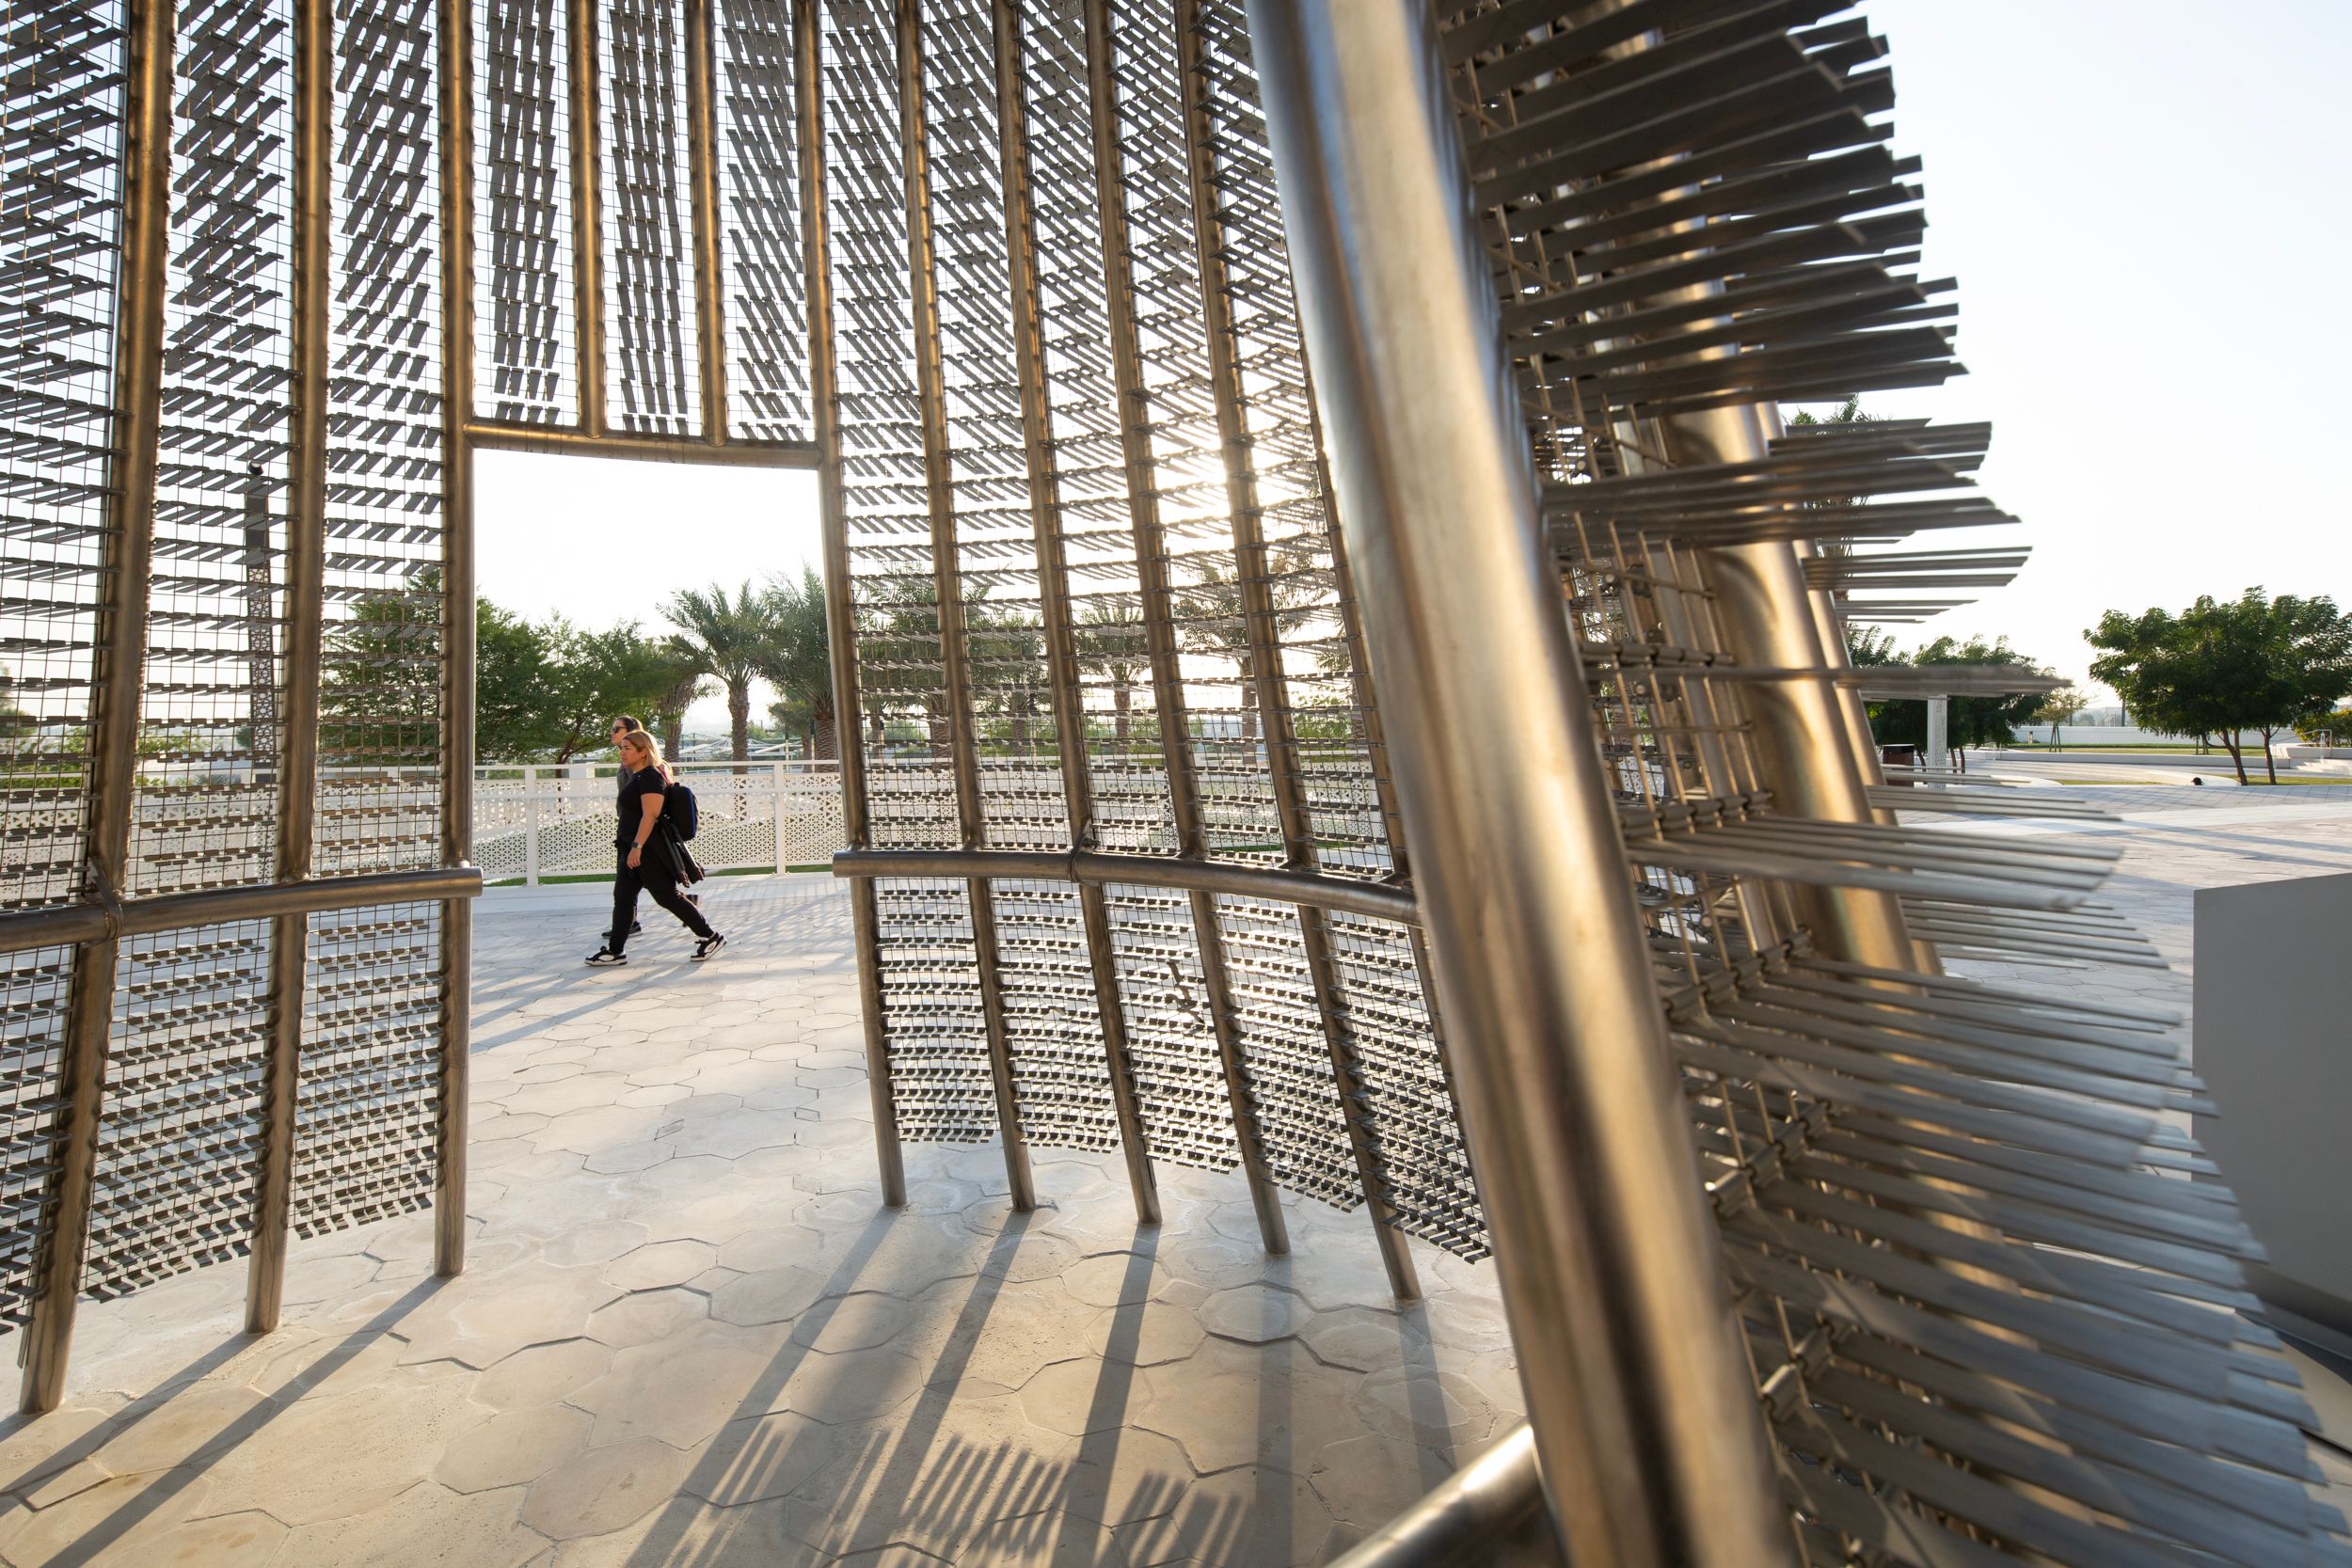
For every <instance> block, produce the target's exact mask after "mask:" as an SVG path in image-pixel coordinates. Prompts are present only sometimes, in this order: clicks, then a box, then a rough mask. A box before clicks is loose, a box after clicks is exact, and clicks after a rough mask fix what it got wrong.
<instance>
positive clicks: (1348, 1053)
mask: <svg viewBox="0 0 2352 1568" xmlns="http://www.w3.org/2000/svg"><path fill="white" fill-rule="evenodd" d="M1175 25H1176V59H1177V71H1178V73H1179V76H1180V78H1181V80H1182V83H1183V87H1184V153H1185V172H1186V175H1187V177H1188V179H1189V182H1190V185H1191V191H1192V222H1193V236H1194V253H1195V255H1196V257H1197V258H1198V261H1199V265H1200V308H1201V315H1202V319H1203V321H1204V323H1205V325H1206V327H1207V339H1208V342H1207V348H1208V355H1209V389H1210V395H1211V397H1212V399H1213V401H1214V402H1215V404H1216V428H1217V440H1218V445H1219V447H1220V448H1221V449H1222V453H1223V457H1224V461H1225V495H1226V503H1227V507H1228V509H1229V511H1230V513H1231V515H1232V531H1233V577H1234V578H1235V581H1236V583H1237V585H1238V587H1239V589H1240V592H1241V605H1242V624H1243V627H1244V630H1245V634H1246V635H1247V637H1248V642H1249V681H1250V684H1251V686H1252V687H1253V688H1255V690H1256V696H1257V703H1258V722H1259V724H1260V725H1261V727H1262V728H1263V732H1264V735H1265V748H1266V767H1267V770H1268V772H1269V774H1270V775H1271V784H1272V786H1273V793H1274V811H1275V817H1276V820H1277V822H1278V824H1279V829H1280V832H1281V834H1282V854H1283V863H1284V864H1285V865H1286V866H1288V867H1289V868H1290V869H1292V870H1295V871H1307V872H1314V871H1316V870H1318V869H1320V858H1319V857H1318V856H1317V854H1316V852H1315V834H1314V821H1313V818H1312V816H1311V814H1310V813H1309V811H1308V807H1307V787H1306V780H1305V778H1304V777H1303V776H1302V775H1301V772H1300V769H1299V762H1298V740H1297V734H1296V731H1295V728H1294V726H1293V725H1292V723H1291V711H1290V683H1289V681H1288V679H1287V678H1286V677H1285V675H1284V673H1283V671H1282V645H1281V639H1280V635H1279V626H1278V624H1277V616H1276V607H1275V603H1274V590H1273V586H1272V583H1271V581H1270V572H1271V566H1270V562H1268V560H1267V557H1266V547H1265V534H1264V531H1263V527H1262V526H1261V518H1262V516H1263V510H1262V508H1261V507H1260V506H1259V503H1258V471H1257V462H1256V458H1255V456H1254V455H1253V451H1254V449H1253V447H1252V445H1251V440H1250V433H1249V427H1248V417H1247V413H1246V410H1245V404H1246V398H1245V395H1244V392H1243V389H1242V370H1241V359H1240V354H1239V348H1238V345H1237V343H1236V341H1235V332H1234V326H1233V308H1232V278H1231V277H1230V276H1229V275H1228V273H1227V271H1226V267H1225V231H1224V226H1223V223H1222V221H1221V220H1220V218H1219V216H1218V211H1217V184H1216V150H1215V148H1214V145H1213V141H1214V137H1213V134H1212V131H1213V128H1212V126H1211V124H1210V119H1209V77H1208V71H1206V69H1205V68H1204V64H1203V62H1202V60H1201V57H1200V3H1199V0H1176V18H1175ZM1297 916H1298V929H1299V939H1300V944H1301V946H1302V947H1303V948H1304V949H1305V954H1306V960H1307V975H1308V981H1309V984H1310V985H1311V987H1312V989H1313V992H1314V999H1315V1012H1316V1015H1317V1017H1318V1019H1319V1021H1320V1022H1321V1025H1322V1030H1323V1043H1324V1048H1325V1050H1326V1051H1327V1052H1328V1053H1329V1054H1330V1058H1331V1080H1332V1085H1333V1087H1334V1088H1335V1089H1336V1090H1337V1092H1338V1095H1339V1101H1340V1118H1341V1122H1342V1125H1343V1126H1344V1127H1345V1128H1346V1130H1347V1143H1348V1151H1349V1153H1350V1154H1351V1155H1352V1156H1353V1157H1354V1159H1355V1162H1356V1179H1357V1182H1358V1184H1359V1186H1360V1188H1361V1189H1362V1192H1363V1195H1364V1207H1365V1209H1366V1211H1367V1212H1369V1213H1370V1214H1371V1215H1372V1223H1373V1235H1374V1238H1375V1241H1376V1242H1377V1243H1378V1244H1379V1248H1380V1261H1381V1264H1382V1266H1383V1267H1385V1268H1386V1269H1387V1270H1388V1275H1389V1289H1390V1291H1391V1293H1393V1294H1394V1295H1395V1296H1396V1297H1397V1298H1398V1299H1399V1300H1404V1301H1410V1300H1413V1299H1415V1298H1417V1297H1419V1296H1420V1294H1421V1284H1420V1281H1419V1279H1418V1278H1417V1277H1416V1276H1415V1274H1414V1270H1413V1255H1412V1249H1411V1245H1410V1243H1408V1242H1407V1240H1406V1235H1405V1232H1404V1231H1403V1230H1401V1229H1399V1228H1397V1224H1396V1211H1395V1210H1394V1208H1393V1207H1391V1204H1390V1203H1389V1201H1388V1198H1387V1196H1385V1194H1386V1188H1387V1183H1386V1181H1385V1180H1383V1178H1382V1175H1381V1170H1380V1151H1379V1144H1378V1141H1377V1140H1376V1139H1375V1137H1374V1135H1373V1132H1372V1128H1371V1126H1370V1125H1369V1123H1368V1122H1367V1120H1366V1117H1365V1111H1364V1101H1363V1098H1362V1096H1361V1095H1360V1094H1359V1092H1358V1089H1359V1084H1360V1081H1361V1079H1362V1069H1360V1068H1359V1066H1358V1063H1357V1060H1356V1045H1355V1041H1354V1039H1353V1037H1351V1036H1350V1035H1349V1034H1348V1029H1347V1009H1346V1006H1345V1005H1344V1003H1343V1000H1342V997H1341V992H1340V987H1339V978H1338V975H1337V974H1336V972H1335V971H1336V966H1335V965H1334V963H1333V961H1332V958H1331V942H1330V935H1329V932H1328V931H1327V929H1326V928H1325V926H1324V917H1323V914H1322V911H1318V910H1313V909H1310V908H1308V907H1306V906H1304V905H1301V906H1299V908H1298V911H1297Z"/></svg>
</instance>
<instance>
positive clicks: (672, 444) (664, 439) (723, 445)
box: [466, 420, 817, 468]
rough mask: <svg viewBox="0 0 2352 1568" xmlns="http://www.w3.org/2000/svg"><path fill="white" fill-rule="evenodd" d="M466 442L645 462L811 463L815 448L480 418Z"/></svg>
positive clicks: (792, 443)
mask: <svg viewBox="0 0 2352 1568" xmlns="http://www.w3.org/2000/svg"><path fill="white" fill-rule="evenodd" d="M466 442H467V444H468V445H469V446H471V447H473V448H475V449H476V450H478V451H480V450H487V451H548V452H560V453H563V454H564V455H565V456H568V457H614V458H622V459H634V460H636V461H639V462H645V463H711V464H718V465H720V466H722V467H731V468H814V467H817V448H816V447H815V445H813V444H812V443H810V442H806V441H723V442H722V441H707V440H696V439H694V438H693V437H691V436H627V435H617V434H612V433H606V434H603V435H593V436H592V435H590V434H589V433H588V432H586V431H584V430H573V429H568V428H564V427H563V426H555V425H528V424H505V423H501V422H500V421H498V420H475V421H474V422H472V423H470V424H469V425H467V426H466Z"/></svg>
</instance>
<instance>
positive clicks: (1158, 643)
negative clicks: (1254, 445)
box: [1084, 0, 1290, 1254]
mask: <svg viewBox="0 0 2352 1568" xmlns="http://www.w3.org/2000/svg"><path fill="white" fill-rule="evenodd" d="M1084 3H1085V7H1086V12H1085V14H1086V46H1087V89H1088V90H1087V97H1088V105H1089V115H1090V117H1091V122H1092V128H1093V133H1094V179H1095V194H1096V208H1095V211H1096V215H1097V218H1098V222H1099V226H1100V229H1101V232H1102V245H1103V278H1104V293H1106V294H1107V295H1108V296H1109V297H1108V299H1107V300H1106V301H1105V303H1104V315H1105V317H1106V318H1107V320H1108V322H1109V326H1110V351H1111V368H1112V374H1113V378H1114V381H1115V383H1116V385H1117V387H1118V390H1119V442H1120V455H1121V457H1122V459H1123V460H1124V462H1125V465H1126V469H1127V507H1128V515H1129V517H1130V519H1131V522H1130V527H1131V529H1132V531H1133V532H1134V535H1135V545H1136V598H1137V600H1138V601H1139V603H1140V605H1141V608H1142V610H1143V627H1144V641H1145V646H1146V647H1147V649H1148V650H1149V652H1150V655H1151V659H1152V706H1153V708H1154V710H1155V711H1156V713H1157V715H1158V719H1159V731H1160V751H1161V755H1162V757H1163V759H1164V761H1165V765H1166V767H1167V769H1168V815H1169V816H1170V817H1171V819H1172V820H1173V822H1174V825H1175V831H1176V850H1177V853H1178V854H1179V855H1180V856H1183V857H1185V858H1188V859H1198V860H1201V861H1205V860H1206V859H1207V855H1208V838H1207V835H1206V834H1205V833H1204V832H1202V827H1201V818H1200V792H1199V789H1198V787H1197V785H1196V784H1195V781H1194V778H1193V770H1192V740H1191V725H1190V723H1189V722H1188V718H1187V711H1186V708H1185V704H1184V673H1183V669H1182V665H1181V662H1180V660H1181V652H1180V650H1179V649H1178V647H1177V642H1176V626H1175V618H1174V613H1173V610H1172V609H1171V606H1170V594H1169V592H1168V533H1167V530H1166V528H1165V527H1164V526H1163V524H1162V522H1161V518H1160V504H1159V480H1158V475H1157V472H1156V470H1155V468H1154V466H1153V463H1152V409H1151V402H1150V398H1149V394H1148V393H1147V392H1146V391H1145V389H1144V384H1143V354H1142V348H1141V346H1140V344H1139V343H1138V341H1137V337H1136V291H1135V269H1134V265H1133V262H1132V259H1131V256H1130V253H1129V250H1128V236H1127V193H1126V187H1125V185H1124V184H1123V183H1122V177H1121V172H1120V171H1121V170H1122V168H1123V167H1124V166H1125V155H1124V153H1123V151H1122V150H1121V149H1120V141H1119V100H1118V93H1119V86H1118V74H1117V71H1116V70H1115V69H1114V66H1113V63H1112V51H1111V18H1110V5H1109V0H1084ZM1190 903H1191V912H1192V927H1193V937H1194V941H1195V942H1196V944H1197V945H1198V947H1199V949H1200V979H1201V986H1202V989H1204V990H1206V991H1207V992H1208V997H1209V1016H1210V1020H1211V1025H1212V1027H1213V1028H1214V1029H1215V1031H1216V1054H1217V1066H1218V1068H1219V1069H1220V1070H1221V1071H1222V1073H1223V1075H1224V1079H1225V1093H1226V1098H1227V1101H1229V1103H1230V1104H1231V1105H1232V1113H1233V1138H1234V1142H1235V1143H1236V1145H1237V1146H1238V1147H1239V1148H1240V1150H1241V1165H1242V1174H1243V1177H1244V1180H1246V1181H1247V1182H1248V1188H1249V1202H1250V1206H1251V1207H1252V1208H1253V1209H1254V1210H1255V1211H1256V1212H1257V1216H1258V1239H1259V1241H1260V1242H1261V1243H1263V1245H1264V1247H1265V1250H1266V1251H1268V1252H1270V1253H1275V1254H1281V1253H1286V1252H1288V1251H1290V1229H1289V1227H1288V1226H1287V1225H1285V1224H1284V1222H1283V1219H1282V1195H1281V1191H1280V1189H1279V1188H1278V1187H1277V1186H1276V1185H1275V1182H1274V1177H1273V1174H1272V1171H1271V1168H1270V1167H1269V1166H1268V1164H1267V1163H1266V1155H1265V1138H1264V1134H1263V1131H1262V1130H1261V1128H1260V1127H1259V1125H1258V1109H1257V1101H1256V1098H1255V1096H1253V1095H1252V1094H1251V1092H1250V1088H1249V1074H1248V1066H1247V1064H1246V1063H1245V1062H1244V1061H1243V1058H1242V1052H1241V1037H1240V1033H1239V1031H1238V1029H1237V1028H1236V1026H1235V1024H1234V1011H1233V998H1232V984H1231V982H1230V980H1229V978H1228V976H1227V974H1226V969H1225V950H1224V943H1223V939H1222V938H1221V937H1220V936H1219V934H1218V927H1217V920H1216V899H1214V898H1213V897H1212V896H1210V895H1209V894H1208V893H1207V892H1205V891H1202V890H1199V889H1196V890H1193V892H1192V894H1191V898H1190Z"/></svg>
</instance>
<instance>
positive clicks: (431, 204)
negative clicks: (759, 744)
mask: <svg viewBox="0 0 2352 1568" xmlns="http://www.w3.org/2000/svg"><path fill="white" fill-rule="evenodd" d="M431 20H432V18H431V13H430V12H421V11H419V10H418V9H417V8H415V7H413V6H410V5H405V4H403V3H401V0H348V3H346V4H345V6H344V7H343V9H342V16H341V18H340V26H339V29H338V32H337V36H336V61H337V66H338V71H339V75H340V76H341V79H342V84H343V90H342V92H340V93H339V94H338V95H337V100H336V125H335V132H336V135H335V153H336V169H337V178H336V183H335V199H336V221H335V226H334V246H333V251H334V268H335V293H334V297H333V306H332V336H331V339H330V348H329V372H328V388H327V428H328V432H329V445H330V449H331V459H330V463H329V467H328V471H327V489H326V607H327V608H326V614H327V623H326V664H325V669H324V672H323V676H322V680H323V688H324V689H323V694H322V697H321V710H322V719H321V723H320V737H319V756H320V765H321V769H320V770H321V777H320V785H319V809H318V832H317V851H316V852H317V867H316V874H317V875H319V876H322V877H327V876H345V875H351V874H355V873H359V872H368V871H399V870H414V869H419V868H422V867H426V866H432V865H437V864H439V863H440V855H441V847H440V784H439V776H438V768H437V763H438V759H439V755H440V744H441V736H440V715H441V706H442V662H443V651H442V639H441V619H442V613H443V605H442V594H441V583H440V562H441V551H442V545H441V462H440V451H441V405H440V384H441V354H440V342H441V337H440V306H439V299H438V296H437V289H436V282H437V278H438V277H439V268H440V232H439V230H438V227H437V222H436V216H435V214H436V212H437V206H436V197H437V192H438V190H439V175H438V160H439V156H440V144H439V136H438V133H437V129H436V126H435V121H434V117H433V116H432V115H431V114H430V113H429V112H427V109H426V107H425V105H427V104H429V103H431V102H432V101H433V83H434V80H435V55H434V51H435V39H434V33H433V28H432V25H431Z"/></svg>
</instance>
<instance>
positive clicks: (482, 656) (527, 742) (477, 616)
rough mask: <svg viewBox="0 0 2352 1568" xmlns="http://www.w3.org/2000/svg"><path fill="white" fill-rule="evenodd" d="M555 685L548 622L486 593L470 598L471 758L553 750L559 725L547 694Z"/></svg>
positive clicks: (533, 755)
mask: <svg viewBox="0 0 2352 1568" xmlns="http://www.w3.org/2000/svg"><path fill="white" fill-rule="evenodd" d="M556 624H557V625H558V626H562V622H561V621H560V620H559V621H558V622H557V623H556ZM565 629H567V630H568V628H565ZM558 687H559V675H558V671H557V654H556V650H555V648H554V646H553V645H552V644H551V641H550V639H549V636H548V628H546V627H544V626H533V625H532V624H531V623H530V622H528V621H526V620H524V619H523V618H522V617H521V616H519V615H516V614H515V613H514V612H513V611H511V610H506V609H505V608H503V607H502V606H500V605H496V604H493V603H491V602H490V601H489V600H488V599H477V600H475V601H474V674H473V693H474V695H473V715H474V719H473V721H474V758H475V760H476V761H477V762H534V761H536V760H538V759H539V758H540V757H541V756H543V755H545V754H546V753H547V752H549V751H551V750H553V749H554V747H555V746H556V744H557V742H558V736H559V733H560V725H559V722H558V721H557V719H556V717H555V715H554V713H553V712H552V711H551V709H550V708H549V706H548V698H549V696H550V695H551V694H555V693H556V692H557V690H558Z"/></svg>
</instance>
